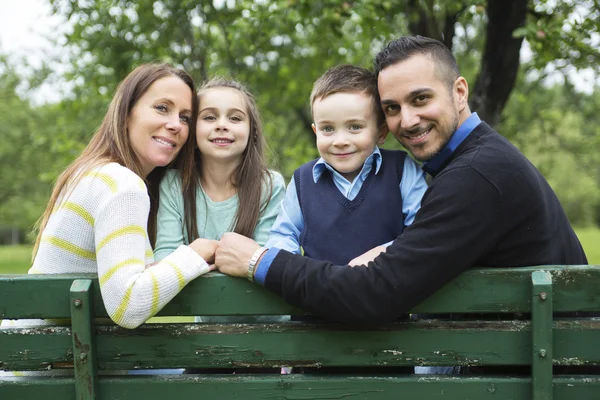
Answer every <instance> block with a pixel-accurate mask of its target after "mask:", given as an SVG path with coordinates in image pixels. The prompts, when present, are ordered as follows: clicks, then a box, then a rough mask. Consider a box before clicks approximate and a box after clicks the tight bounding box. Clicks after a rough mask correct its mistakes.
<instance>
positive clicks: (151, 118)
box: [127, 76, 194, 178]
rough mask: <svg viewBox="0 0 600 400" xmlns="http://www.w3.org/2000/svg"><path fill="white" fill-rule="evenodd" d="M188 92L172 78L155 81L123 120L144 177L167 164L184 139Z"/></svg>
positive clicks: (188, 112)
mask: <svg viewBox="0 0 600 400" xmlns="http://www.w3.org/2000/svg"><path fill="white" fill-rule="evenodd" d="M192 96H194V94H193V93H192V90H191V89H190V88H189V87H188V86H187V85H186V84H185V83H184V82H183V81H182V80H181V79H180V78H179V77H176V76H167V77H164V78H161V79H158V80H157V81H155V82H154V83H153V84H152V85H151V86H150V87H149V88H148V90H147V91H146V93H144V94H143V95H142V97H140V99H139V100H138V102H137V103H136V104H135V106H134V107H133V109H132V110H131V113H130V114H129V118H128V121H127V131H128V134H129V140H130V141H131V146H132V147H133V151H134V152H135V154H136V156H137V157H138V159H139V161H140V163H141V164H142V169H143V171H144V176H143V178H145V177H146V176H148V174H149V173H150V172H152V170H153V169H154V168H155V167H163V166H165V165H168V164H169V163H170V162H171V161H173V159H174V158H175V156H176V155H177V153H178V152H179V150H181V147H182V146H183V144H184V143H185V141H186V140H187V138H188V133H189V125H190V123H192V121H191V119H192Z"/></svg>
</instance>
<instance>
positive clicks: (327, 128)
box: [321, 125, 333, 132]
mask: <svg viewBox="0 0 600 400" xmlns="http://www.w3.org/2000/svg"><path fill="white" fill-rule="evenodd" d="M321 130H322V131H323V132H333V126H329V125H326V126H324V127H322V128H321Z"/></svg>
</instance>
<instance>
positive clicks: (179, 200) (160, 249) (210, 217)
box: [154, 170, 285, 260]
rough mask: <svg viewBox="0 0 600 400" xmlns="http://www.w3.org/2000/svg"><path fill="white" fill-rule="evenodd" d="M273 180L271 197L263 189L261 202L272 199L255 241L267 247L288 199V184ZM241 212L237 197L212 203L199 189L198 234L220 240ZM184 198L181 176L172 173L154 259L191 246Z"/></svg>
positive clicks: (163, 188) (164, 186) (164, 190)
mask: <svg viewBox="0 0 600 400" xmlns="http://www.w3.org/2000/svg"><path fill="white" fill-rule="evenodd" d="M269 172H270V174H271V177H272V182H273V185H272V191H271V193H264V192H265V191H266V189H267V186H266V185H263V189H264V190H263V196H262V200H261V201H265V200H266V196H267V195H270V201H269V205H268V206H267V207H266V209H265V210H264V212H263V213H262V214H261V215H260V217H259V220H258V224H257V226H256V229H255V230H254V235H253V237H252V239H254V240H255V241H256V242H257V243H258V244H260V245H264V244H265V243H266V241H267V239H268V238H269V232H270V231H271V226H272V225H273V223H274V222H275V218H277V214H278V213H279V209H280V204H281V201H282V200H283V198H284V196H285V182H284V180H283V177H282V176H281V174H279V173H278V172H275V171H269ZM237 208H238V196H237V195H234V196H233V197H231V198H229V199H227V200H225V201H220V202H214V201H212V200H211V199H210V198H209V197H208V196H206V195H205V194H204V191H203V190H202V188H201V187H200V188H198V193H197V194H196V218H197V223H198V231H199V232H198V234H199V236H200V237H202V238H206V239H215V240H219V239H220V238H221V236H223V234H224V233H225V232H230V231H231V230H232V229H233V218H234V217H235V213H236V211H237ZM183 215H184V212H183V195H182V194H181V178H180V176H179V172H178V171H175V170H171V171H169V172H168V173H167V174H166V175H165V177H164V179H163V180H162V182H161V184H160V204H159V207H158V232H157V237H156V246H155V249H154V258H155V259H156V260H162V259H163V258H165V257H166V256H168V255H169V254H171V253H172V252H173V251H174V250H175V249H177V247H179V246H180V245H182V244H189V240H188V237H187V234H186V233H185V229H184V225H183V224H184V218H183Z"/></svg>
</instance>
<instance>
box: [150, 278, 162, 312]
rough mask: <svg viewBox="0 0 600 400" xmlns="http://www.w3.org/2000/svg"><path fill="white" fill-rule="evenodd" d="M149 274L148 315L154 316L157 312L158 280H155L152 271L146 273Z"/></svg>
mask: <svg viewBox="0 0 600 400" xmlns="http://www.w3.org/2000/svg"><path fill="white" fill-rule="evenodd" d="M148 272H149V273H150V278H152V311H151V314H150V315H154V314H156V313H157V312H158V296H159V294H160V293H159V291H158V279H156V275H154V273H153V272H152V271H148Z"/></svg>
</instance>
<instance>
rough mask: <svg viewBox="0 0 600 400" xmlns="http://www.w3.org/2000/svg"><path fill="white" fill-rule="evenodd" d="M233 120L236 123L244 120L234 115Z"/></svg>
mask: <svg viewBox="0 0 600 400" xmlns="http://www.w3.org/2000/svg"><path fill="white" fill-rule="evenodd" d="M231 120H232V121H235V122H240V121H242V118H240V117H238V116H237V115H234V116H233V117H231Z"/></svg>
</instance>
